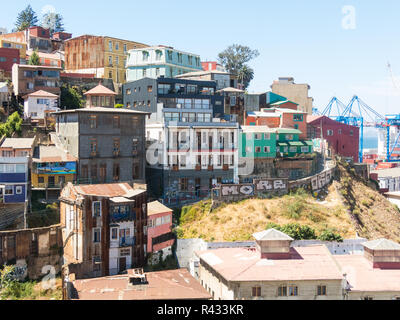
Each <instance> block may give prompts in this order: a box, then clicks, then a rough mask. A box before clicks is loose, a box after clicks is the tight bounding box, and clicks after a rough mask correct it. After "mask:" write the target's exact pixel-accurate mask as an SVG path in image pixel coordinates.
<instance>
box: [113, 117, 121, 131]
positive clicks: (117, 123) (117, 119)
mask: <svg viewBox="0 0 400 320" xmlns="http://www.w3.org/2000/svg"><path fill="white" fill-rule="evenodd" d="M120 125H121V123H120V117H119V116H114V117H113V128H114V129H119V128H120Z"/></svg>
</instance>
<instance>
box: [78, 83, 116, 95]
mask: <svg viewBox="0 0 400 320" xmlns="http://www.w3.org/2000/svg"><path fill="white" fill-rule="evenodd" d="M84 95H113V96H116V95H117V94H116V93H115V92H114V91H112V90H110V89H108V88H106V87H105V86H103V85H102V84H99V85H98V86H97V87H95V88H93V89H92V90H89V91H88V92H86V93H85V94H84Z"/></svg>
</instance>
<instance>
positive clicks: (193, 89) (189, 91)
mask: <svg viewBox="0 0 400 320" xmlns="http://www.w3.org/2000/svg"><path fill="white" fill-rule="evenodd" d="M196 93H197V86H196V85H192V84H188V85H187V94H196Z"/></svg>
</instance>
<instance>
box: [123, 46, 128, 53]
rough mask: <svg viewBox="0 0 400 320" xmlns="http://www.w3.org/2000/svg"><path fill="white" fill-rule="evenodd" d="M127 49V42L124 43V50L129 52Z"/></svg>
mask: <svg viewBox="0 0 400 320" xmlns="http://www.w3.org/2000/svg"><path fill="white" fill-rule="evenodd" d="M127 51H128V47H127V45H126V44H124V52H127Z"/></svg>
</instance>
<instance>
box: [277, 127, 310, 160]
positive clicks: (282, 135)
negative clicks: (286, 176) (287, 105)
mask: <svg viewBox="0 0 400 320" xmlns="http://www.w3.org/2000/svg"><path fill="white" fill-rule="evenodd" d="M276 132H277V135H278V136H277V152H278V153H280V155H281V156H282V157H284V158H293V157H296V156H299V155H303V154H311V153H313V151H314V147H313V146H314V144H313V142H312V141H304V140H300V135H301V134H302V132H301V131H300V130H297V129H284V128H282V129H277V130H276Z"/></svg>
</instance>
